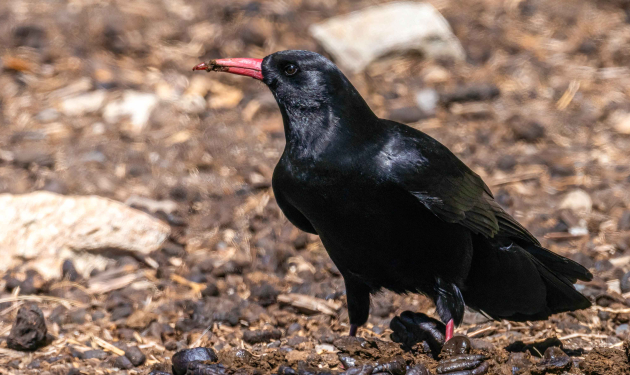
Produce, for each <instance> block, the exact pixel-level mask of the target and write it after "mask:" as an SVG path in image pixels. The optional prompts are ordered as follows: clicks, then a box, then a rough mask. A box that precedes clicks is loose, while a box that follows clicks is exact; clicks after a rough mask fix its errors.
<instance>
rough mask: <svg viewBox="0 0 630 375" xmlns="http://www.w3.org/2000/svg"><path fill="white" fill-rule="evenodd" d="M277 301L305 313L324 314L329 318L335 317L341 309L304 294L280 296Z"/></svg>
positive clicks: (331, 303) (333, 304) (338, 306)
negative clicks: (329, 316)
mask: <svg viewBox="0 0 630 375" xmlns="http://www.w3.org/2000/svg"><path fill="white" fill-rule="evenodd" d="M278 301H279V302H281V303H286V304H289V305H291V306H294V307H297V308H298V309H300V310H302V311H303V312H306V313H310V314H313V313H318V312H319V313H324V314H327V315H331V316H336V315H337V310H339V309H340V308H341V305H340V304H337V303H335V302H332V301H326V300H323V299H321V298H316V297H311V296H307V295H305V294H296V293H290V294H280V295H279V296H278Z"/></svg>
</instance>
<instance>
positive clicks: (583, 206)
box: [560, 189, 593, 215]
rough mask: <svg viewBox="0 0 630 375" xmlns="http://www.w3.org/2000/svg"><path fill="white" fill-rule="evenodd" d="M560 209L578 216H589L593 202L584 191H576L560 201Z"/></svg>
mask: <svg viewBox="0 0 630 375" xmlns="http://www.w3.org/2000/svg"><path fill="white" fill-rule="evenodd" d="M560 208H561V209H562V208H566V209H569V210H571V211H573V212H574V213H576V214H580V215H584V214H589V213H590V212H591V210H592V209H593V200H592V199H591V196H590V195H589V194H588V193H587V192H585V191H584V190H581V189H576V190H573V191H572V192H570V193H569V194H567V195H566V196H565V197H564V198H563V199H562V202H561V203H560Z"/></svg>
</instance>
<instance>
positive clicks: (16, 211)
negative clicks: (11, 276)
mask: <svg viewBox="0 0 630 375" xmlns="http://www.w3.org/2000/svg"><path fill="white" fill-rule="evenodd" d="M0 212H2V215H0V228H2V229H0V254H2V260H3V261H2V262H0V271H6V270H7V269H9V268H11V267H13V266H16V265H20V264H22V260H24V259H25V260H26V261H27V263H28V264H30V266H31V267H33V268H35V269H37V270H38V271H39V272H40V273H42V274H43V275H44V276H45V277H47V278H51V277H58V276H59V275H60V273H61V262H62V261H63V260H64V258H65V257H68V256H71V257H73V258H74V257H75V255H76V256H77V258H79V257H80V254H82V253H84V252H91V251H96V252H98V251H101V252H102V251H103V250H107V249H116V250H117V251H126V252H130V253H141V254H148V253H149V252H151V251H154V250H157V249H159V247H160V246H161V245H162V243H164V241H165V240H166V239H167V238H168V236H169V234H170V227H169V226H168V225H167V224H165V223H163V222H161V221H159V220H157V219H155V218H153V217H152V216H150V215H148V214H145V213H144V212H141V211H139V210H136V209H134V208H131V207H128V206H126V205H125V204H123V203H121V202H116V201H113V200H111V199H107V198H103V197H98V196H64V195H59V194H54V193H50V192H41V191H40V192H34V193H30V194H23V195H12V194H0ZM104 255H107V252H106V251H105V252H104Z"/></svg>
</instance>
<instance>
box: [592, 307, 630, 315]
mask: <svg viewBox="0 0 630 375" xmlns="http://www.w3.org/2000/svg"><path fill="white" fill-rule="evenodd" d="M591 309H592V310H596V311H604V312H609V313H613V314H630V308H627V309H611V308H609V307H601V306H591Z"/></svg>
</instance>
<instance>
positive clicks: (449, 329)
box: [445, 319, 455, 341]
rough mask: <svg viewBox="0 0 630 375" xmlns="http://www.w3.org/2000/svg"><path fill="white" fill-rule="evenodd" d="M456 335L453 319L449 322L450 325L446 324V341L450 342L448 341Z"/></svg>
mask: <svg viewBox="0 0 630 375" xmlns="http://www.w3.org/2000/svg"><path fill="white" fill-rule="evenodd" d="M454 333H455V322H453V319H451V320H449V321H448V323H446V338H445V341H448V340H450V339H452V338H453V334H454Z"/></svg>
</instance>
